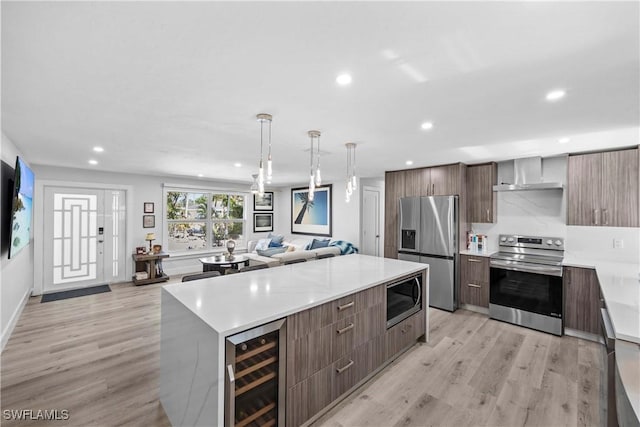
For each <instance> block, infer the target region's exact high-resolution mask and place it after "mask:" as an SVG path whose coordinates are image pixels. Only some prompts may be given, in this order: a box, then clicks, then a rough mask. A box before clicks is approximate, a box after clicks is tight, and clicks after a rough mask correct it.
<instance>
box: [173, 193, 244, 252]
mask: <svg viewBox="0 0 640 427" xmlns="http://www.w3.org/2000/svg"><path fill="white" fill-rule="evenodd" d="M166 194H167V211H166V212H167V236H168V238H167V243H168V245H167V246H168V248H167V250H168V251H169V252H188V251H204V250H207V249H210V248H224V247H225V246H226V243H227V240H230V239H232V240H235V241H236V243H238V242H240V243H241V242H242V241H243V240H244V228H245V218H244V205H245V195H242V194H233V193H231V194H229V193H221V192H204V191H197V192H195V191H194V192H184V191H167V193H166Z"/></svg>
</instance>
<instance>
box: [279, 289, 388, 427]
mask: <svg viewBox="0 0 640 427" xmlns="http://www.w3.org/2000/svg"><path fill="white" fill-rule="evenodd" d="M385 295H386V287H385V285H381V286H376V287H373V288H370V289H367V290H364V291H361V292H357V293H355V294H353V295H349V296H346V297H343V298H340V299H338V300H336V301H331V302H328V303H326V304H322V305H320V306H318V307H314V308H311V309H309V310H305V311H302V312H299V313H296V314H293V315H291V316H289V317H288V318H287V323H288V329H287V336H288V338H287V346H288V347H287V349H288V354H287V388H288V390H287V402H288V404H287V425H300V424H302V423H303V422H305V421H306V420H308V419H309V418H311V417H313V416H314V415H315V414H316V413H318V412H319V411H320V410H322V409H323V408H325V407H326V406H327V405H329V403H331V402H332V401H334V400H335V399H337V398H338V397H339V396H340V395H341V394H343V393H344V392H345V391H347V390H349V389H350V388H351V387H353V386H354V385H355V384H356V383H357V382H358V381H360V380H362V379H363V378H364V377H366V376H367V375H368V374H369V373H371V372H373V370H374V369H376V368H377V367H378V366H380V365H381V364H382V363H383V362H384V354H385V352H384V332H385V327H386V324H385V319H386V317H385V306H384V304H385Z"/></svg>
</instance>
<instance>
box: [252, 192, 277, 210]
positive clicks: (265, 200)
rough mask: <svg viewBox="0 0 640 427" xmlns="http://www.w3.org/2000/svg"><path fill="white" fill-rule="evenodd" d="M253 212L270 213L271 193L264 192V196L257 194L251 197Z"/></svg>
mask: <svg viewBox="0 0 640 427" xmlns="http://www.w3.org/2000/svg"><path fill="white" fill-rule="evenodd" d="M253 210H254V211H272V210H273V191H265V192H264V196H262V197H261V196H260V195H258V194H254V195H253Z"/></svg>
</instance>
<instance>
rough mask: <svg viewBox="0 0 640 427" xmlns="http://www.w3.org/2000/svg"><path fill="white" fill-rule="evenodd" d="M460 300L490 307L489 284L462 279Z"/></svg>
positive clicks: (464, 302)
mask: <svg viewBox="0 0 640 427" xmlns="http://www.w3.org/2000/svg"><path fill="white" fill-rule="evenodd" d="M460 302H461V303H463V304H470V305H477V306H479V307H485V308H489V284H488V283H483V282H475V283H474V282H473V281H472V280H469V279H466V280H460Z"/></svg>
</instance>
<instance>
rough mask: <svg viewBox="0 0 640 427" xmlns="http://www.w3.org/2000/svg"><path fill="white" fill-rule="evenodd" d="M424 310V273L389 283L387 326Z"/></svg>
mask: <svg viewBox="0 0 640 427" xmlns="http://www.w3.org/2000/svg"><path fill="white" fill-rule="evenodd" d="M420 310H422V275H418V276H413V277H409V278H407V279H403V280H399V281H397V282H394V283H390V284H388V285H387V328H390V327H392V326H393V325H395V324H397V323H400V322H402V321H403V320H404V319H406V318H407V317H409V316H411V315H412V314H415V313H417V312H419V311H420Z"/></svg>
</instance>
